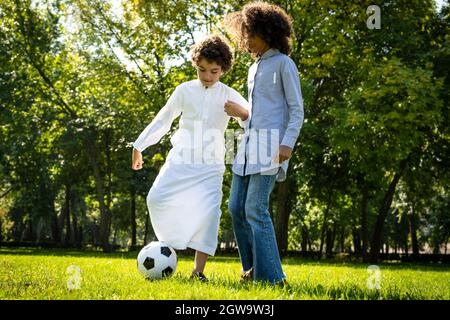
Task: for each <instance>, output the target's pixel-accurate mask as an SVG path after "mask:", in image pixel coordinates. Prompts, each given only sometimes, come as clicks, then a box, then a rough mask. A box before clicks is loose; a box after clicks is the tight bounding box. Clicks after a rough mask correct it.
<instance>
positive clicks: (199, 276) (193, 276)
mask: <svg viewBox="0 0 450 320" xmlns="http://www.w3.org/2000/svg"><path fill="white" fill-rule="evenodd" d="M191 279H198V280H199V281H200V282H208V278H207V277H206V276H205V275H204V274H203V272H195V273H194V272H193V273H192V274H191Z"/></svg>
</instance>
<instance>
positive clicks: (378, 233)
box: [370, 157, 409, 263]
mask: <svg viewBox="0 0 450 320" xmlns="http://www.w3.org/2000/svg"><path fill="white" fill-rule="evenodd" d="M408 159H409V157H408V158H407V159H404V160H402V161H401V162H400V168H399V171H398V172H396V173H395V175H394V178H393V179H392V181H391V183H390V185H389V188H388V190H387V192H386V194H385V195H384V198H383V202H382V203H381V206H380V210H379V211H378V217H377V220H376V222H375V229H374V232H373V237H372V243H371V246H370V261H371V262H372V263H377V262H378V257H379V254H380V246H381V237H382V232H383V226H384V221H385V220H386V217H387V215H388V212H389V209H390V208H391V204H392V199H393V198H394V193H395V188H396V187H397V184H398V182H399V181H400V177H401V176H402V174H403V171H404V170H405V167H406V164H407V161H408Z"/></svg>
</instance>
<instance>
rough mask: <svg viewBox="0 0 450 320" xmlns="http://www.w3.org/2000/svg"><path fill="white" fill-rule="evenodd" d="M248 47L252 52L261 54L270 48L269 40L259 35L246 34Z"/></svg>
mask: <svg viewBox="0 0 450 320" xmlns="http://www.w3.org/2000/svg"><path fill="white" fill-rule="evenodd" d="M246 42H247V47H248V49H249V50H250V52H251V53H253V54H256V55H261V54H263V53H264V52H266V51H267V50H268V49H270V47H269V45H268V44H267V42H265V41H264V40H263V39H262V38H261V37H259V36H257V35H250V34H247V35H246Z"/></svg>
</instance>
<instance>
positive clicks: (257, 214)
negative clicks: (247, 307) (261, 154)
mask: <svg viewBox="0 0 450 320" xmlns="http://www.w3.org/2000/svg"><path fill="white" fill-rule="evenodd" d="M275 178H276V175H261V174H252V175H248V176H239V175H237V174H235V173H233V180H232V182H231V191H230V200H229V203H228V209H229V211H230V214H231V219H232V222H233V231H234V235H235V237H236V241H237V245H238V249H239V255H240V258H241V263H242V268H243V271H248V270H250V269H251V268H253V279H254V280H256V281H259V280H261V281H268V282H271V283H277V282H280V281H281V280H283V279H284V278H286V276H285V274H284V273H283V270H282V268H281V260H280V255H279V253H278V247H277V241H276V238H275V230H274V228H273V223H272V219H271V217H270V213H269V197H270V193H271V192H272V189H273V187H274V184H275Z"/></svg>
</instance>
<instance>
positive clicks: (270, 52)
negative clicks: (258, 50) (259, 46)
mask: <svg viewBox="0 0 450 320" xmlns="http://www.w3.org/2000/svg"><path fill="white" fill-rule="evenodd" d="M278 53H280V50H278V49H274V48H270V49H269V50H267V51H266V52H264V54H263V55H262V56H260V57H259V58H258V60H261V59H267V58H270V57H272V56H274V55H276V54H278Z"/></svg>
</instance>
